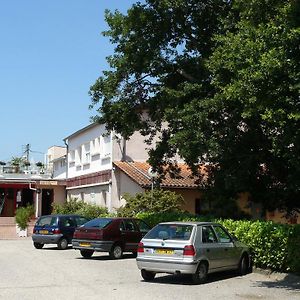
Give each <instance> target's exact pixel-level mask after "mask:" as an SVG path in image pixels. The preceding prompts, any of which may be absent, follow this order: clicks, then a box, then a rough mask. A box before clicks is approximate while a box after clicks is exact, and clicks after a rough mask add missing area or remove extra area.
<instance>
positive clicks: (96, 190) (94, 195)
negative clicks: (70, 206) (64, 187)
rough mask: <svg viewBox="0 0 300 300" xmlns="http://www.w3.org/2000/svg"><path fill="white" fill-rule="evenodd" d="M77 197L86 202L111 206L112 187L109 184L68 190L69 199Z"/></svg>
mask: <svg viewBox="0 0 300 300" xmlns="http://www.w3.org/2000/svg"><path fill="white" fill-rule="evenodd" d="M70 198H77V199H79V200H83V201H84V202H86V203H90V204H96V205H99V206H104V207H109V206H110V187H109V185H108V184H105V185H98V186H91V187H84V188H74V189H69V190H68V199H70Z"/></svg>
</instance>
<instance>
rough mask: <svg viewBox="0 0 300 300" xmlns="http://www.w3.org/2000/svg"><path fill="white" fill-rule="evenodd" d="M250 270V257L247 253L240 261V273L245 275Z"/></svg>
mask: <svg viewBox="0 0 300 300" xmlns="http://www.w3.org/2000/svg"><path fill="white" fill-rule="evenodd" d="M248 270H249V268H248V257H247V255H243V256H242V258H241V260H240V263H239V268H238V273H239V274H240V275H241V276H243V275H246V274H247V273H248Z"/></svg>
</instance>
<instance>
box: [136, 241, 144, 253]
mask: <svg viewBox="0 0 300 300" xmlns="http://www.w3.org/2000/svg"><path fill="white" fill-rule="evenodd" d="M137 252H139V253H144V244H143V243H142V242H140V243H139V245H138V249H137Z"/></svg>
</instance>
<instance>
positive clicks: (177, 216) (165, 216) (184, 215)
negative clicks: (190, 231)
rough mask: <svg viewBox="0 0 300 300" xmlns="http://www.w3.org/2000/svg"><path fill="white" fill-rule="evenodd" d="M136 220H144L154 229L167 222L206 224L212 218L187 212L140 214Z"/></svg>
mask: <svg viewBox="0 0 300 300" xmlns="http://www.w3.org/2000/svg"><path fill="white" fill-rule="evenodd" d="M136 217H137V218H139V219H142V220H144V221H145V222H146V223H147V224H149V225H150V226H151V227H154V226H155V225H157V224H158V223H160V222H169V221H174V220H176V221H203V222H208V221H211V220H213V217H212V216H198V217H196V216H195V215H193V214H190V213H188V212H166V213H161V212H158V213H153V212H152V213H151V212H141V213H138V214H137V215H136Z"/></svg>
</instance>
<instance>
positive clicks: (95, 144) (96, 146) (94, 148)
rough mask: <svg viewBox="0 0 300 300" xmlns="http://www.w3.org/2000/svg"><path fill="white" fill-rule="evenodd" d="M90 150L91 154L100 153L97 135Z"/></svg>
mask: <svg viewBox="0 0 300 300" xmlns="http://www.w3.org/2000/svg"><path fill="white" fill-rule="evenodd" d="M91 152H92V155H97V154H99V153H100V137H97V138H95V139H94V140H93V141H92V148H91Z"/></svg>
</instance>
